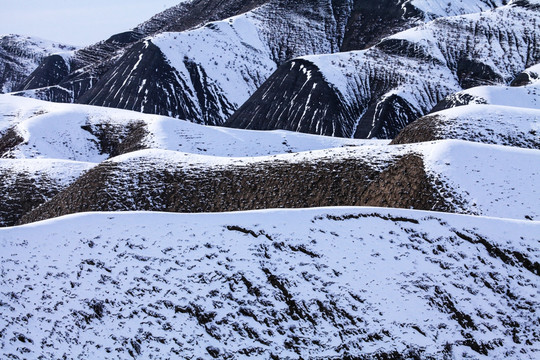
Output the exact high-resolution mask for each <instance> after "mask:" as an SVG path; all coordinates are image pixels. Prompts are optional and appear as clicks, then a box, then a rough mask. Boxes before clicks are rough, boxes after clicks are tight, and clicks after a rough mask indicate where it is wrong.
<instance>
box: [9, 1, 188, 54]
mask: <svg viewBox="0 0 540 360" xmlns="http://www.w3.org/2000/svg"><path fill="white" fill-rule="evenodd" d="M182 1H183V0H82V1H81V0H0V35H5V34H21V35H32V36H36V37H40V38H43V39H47V40H53V41H58V42H62V43H66V44H70V45H79V46H83V45H90V44H93V43H95V42H98V41H100V40H105V39H107V38H109V36H111V35H113V34H116V33H119V32H122V31H126V30H129V29H131V28H133V27H135V26H137V25H138V24H140V23H141V22H143V21H145V20H148V19H149V18H150V17H151V16H152V15H155V14H157V13H159V12H161V11H163V10H165V9H167V8H169V7H171V6H174V5H177V4H179V3H181V2H182ZM184 1H185V0H184Z"/></svg>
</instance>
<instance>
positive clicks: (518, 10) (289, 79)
mask: <svg viewBox="0 0 540 360" xmlns="http://www.w3.org/2000/svg"><path fill="white" fill-rule="evenodd" d="M539 20H540V7H539V5H535V4H533V3H532V2H528V1H515V2H512V3H511V4H510V5H508V6H503V7H500V8H497V9H495V10H491V11H486V12H482V13H478V14H472V15H465V16H457V17H447V18H440V19H437V20H435V21H433V22H430V23H428V24H426V25H422V26H419V27H416V28H413V29H409V30H406V31H404V32H401V33H398V34H395V35H392V36H390V37H388V38H385V39H383V40H382V41H381V42H379V43H378V44H377V45H375V46H374V47H372V48H370V49H368V50H365V51H356V52H348V53H340V54H331V55H321V56H306V57H301V58H299V59H294V60H292V61H291V62H289V63H287V64H284V65H282V66H281V67H280V68H279V69H278V70H277V71H276V72H275V73H274V74H273V75H272V76H271V77H270V78H269V79H268V80H267V81H266V82H265V83H264V84H263V85H262V86H261V87H260V88H259V89H258V90H257V92H256V93H255V94H254V95H253V96H252V97H251V98H250V99H249V100H247V101H246V102H245V103H244V104H243V105H242V107H241V108H240V109H239V110H238V111H237V112H236V113H235V114H234V115H233V116H232V117H231V118H230V119H229V120H228V122H227V123H226V125H227V126H231V127H239V128H247V129H276V128H279V129H287V130H293V131H302V132H308V133H316V134H323V135H332V136H343V137H359V138H366V137H367V138H372V137H377V138H393V137H395V136H396V135H397V134H398V133H399V131H400V130H401V129H403V128H404V127H405V126H406V125H407V124H409V123H410V122H412V121H413V120H415V119H417V118H418V117H420V116H422V115H425V114H426V113H428V112H429V111H430V110H431V109H432V108H433V107H434V106H435V105H436V104H437V103H438V102H439V101H441V100H442V99H444V98H445V97H446V96H447V95H449V94H452V93H455V92H457V91H459V90H462V89H463V88H469V87H472V86H478V85H482V84H493V83H500V84H505V83H509V82H511V81H512V80H513V79H514V77H515V76H516V75H518V74H519V73H521V72H522V71H523V70H525V69H526V68H528V67H530V66H532V65H534V64H537V63H538V62H540V48H539V46H538V41H536V39H537V37H538V34H540V27H539V25H538V24H539V23H540V21H539ZM494 29H496V30H494Z"/></svg>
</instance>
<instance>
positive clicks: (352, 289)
mask: <svg viewBox="0 0 540 360" xmlns="http://www.w3.org/2000/svg"><path fill="white" fill-rule="evenodd" d="M539 233H540V224H539V223H538V222H531V221H515V220H504V219H495V218H482V217H471V216H457V215H449V214H441V213H433V212H418V211H411V210H387V209H377V208H339V209H312V210H296V211H295V210H280V211H261V212H247V213H231V214H191V215H186V214H163V213H159V214H157V213H152V214H150V213H145V214H143V213H124V214H118V213H102V214H97V213H96V214H84V215H77V216H70V217H65V218H61V219H57V220H53V221H46V222H42V223H38V224H33V225H29V226H23V227H15V228H8V229H0V247H1V248H2V251H1V252H0V269H1V271H2V277H1V279H0V284H1V286H2V289H3V290H2V291H1V292H0V304H1V309H2V311H1V312H0V334H1V336H0V354H1V355H2V357H4V358H17V357H19V358H23V357H24V358H39V357H40V356H41V357H45V358H62V357H68V358H74V359H88V358H115V359H116V358H119V359H132V358H136V359H148V358H156V359H157V358H159V359H166V358H192V357H196V358H208V359H210V358H218V359H236V358H257V359H260V358H273V359H286V358H289V359H299V358H304V359H307V358H309V359H336V360H337V359H398V360H401V359H452V358H459V359H477V360H481V359H482V360H483V359H531V360H532V359H535V358H537V355H538V353H539V352H540V347H539V346H540V344H539V338H538V336H537V329H538V316H537V309H538V307H539V306H540V303H539V300H538V276H539V274H540V272H539V271H540V270H539V269H540V268H539V263H538V261H539V255H540V254H539V248H538V234H539Z"/></svg>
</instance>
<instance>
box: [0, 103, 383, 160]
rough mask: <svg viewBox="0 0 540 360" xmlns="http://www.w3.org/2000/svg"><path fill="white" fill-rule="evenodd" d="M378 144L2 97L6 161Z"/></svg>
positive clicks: (1, 141) (0, 138)
mask: <svg viewBox="0 0 540 360" xmlns="http://www.w3.org/2000/svg"><path fill="white" fill-rule="evenodd" d="M375 143H378V142H375V141H371V142H369V141H359V140H354V139H338V138H332V137H323V136H314V135H307V134H298V133H294V132H288V131H265V132H263V131H248V130H236V129H227V128H219V127H208V126H204V125H197V124H193V123H190V122H187V121H181V120H178V119H172V118H167V117H163V116H156V115H147V114H140V113H137V112H133V111H127V110H119V109H107V108H101V107H95V106H87V105H77V104H54V103H49V102H44V101H39V100H34V99H26V98H21V97H15V96H9V95H0V157H4V158H18V159H40V158H48V159H65V160H74V161H87V162H101V161H103V160H106V159H107V158H108V157H110V156H111V155H113V156H114V155H119V154H122V153H126V152H129V151H133V150H139V149H145V148H151V149H164V150H173V151H182V152H186V153H193V154H206V155H214V156H234V157H247V156H263V155H274V154H281V153H288V152H289V153H290V152H299V151H308V150H319V149H328V148H334V147H343V146H363V145H370V144H375ZM379 143H381V144H384V143H386V142H384V141H383V142H379Z"/></svg>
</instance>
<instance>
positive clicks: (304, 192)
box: [22, 140, 540, 223]
mask: <svg viewBox="0 0 540 360" xmlns="http://www.w3.org/2000/svg"><path fill="white" fill-rule="evenodd" d="M539 164H540V151H539V150H526V149H518V148H512V147H502V146H494V145H485V144H475V143H470V142H465V141H454V140H445V141H440V142H434V143H422V144H412V145H399V146H385V145H383V146H380V145H379V146H362V147H348V148H342V149H328V150H319V151H312V152H303V153H296V154H284V155H275V156H266V157H255V158H225V157H212V156H201V155H193V154H187V153H179V152H173V151H164V150H141V151H137V152H131V153H129V154H126V155H122V156H119V157H115V158H112V159H110V160H108V161H106V162H103V163H101V164H100V165H99V166H97V167H95V168H94V169H92V170H91V171H89V172H88V173H86V174H85V175H83V176H82V177H81V178H79V179H78V180H77V181H76V182H75V183H74V184H73V185H72V186H70V187H69V188H68V189H66V190H65V191H63V192H62V193H60V194H59V195H57V196H56V197H55V198H54V199H52V200H51V201H50V202H48V203H47V204H44V205H43V206H42V207H40V208H38V209H36V210H34V211H32V212H31V213H29V214H28V215H27V216H25V217H23V218H22V221H23V222H25V223H27V222H32V221H37V220H42V219H47V218H51V217H56V216H61V215H65V214H71V213H76V212H84V211H100V210H110V211H125V210H150V211H171V212H221V211H237V210H253V209H267V208H280V207H286V208H305V207H318V206H344V205H354V206H359V205H371V206H383V207H404V208H410V207H412V208H416V209H422V210H435V211H447V212H457V213H465V214H475V215H486V216H497V217H507V218H516V219H537V218H538V217H539V216H540V213H539V210H540V209H539V208H538V204H539V203H540V193H539V191H538V189H537V184H538V182H539V181H540V167H539Z"/></svg>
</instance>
